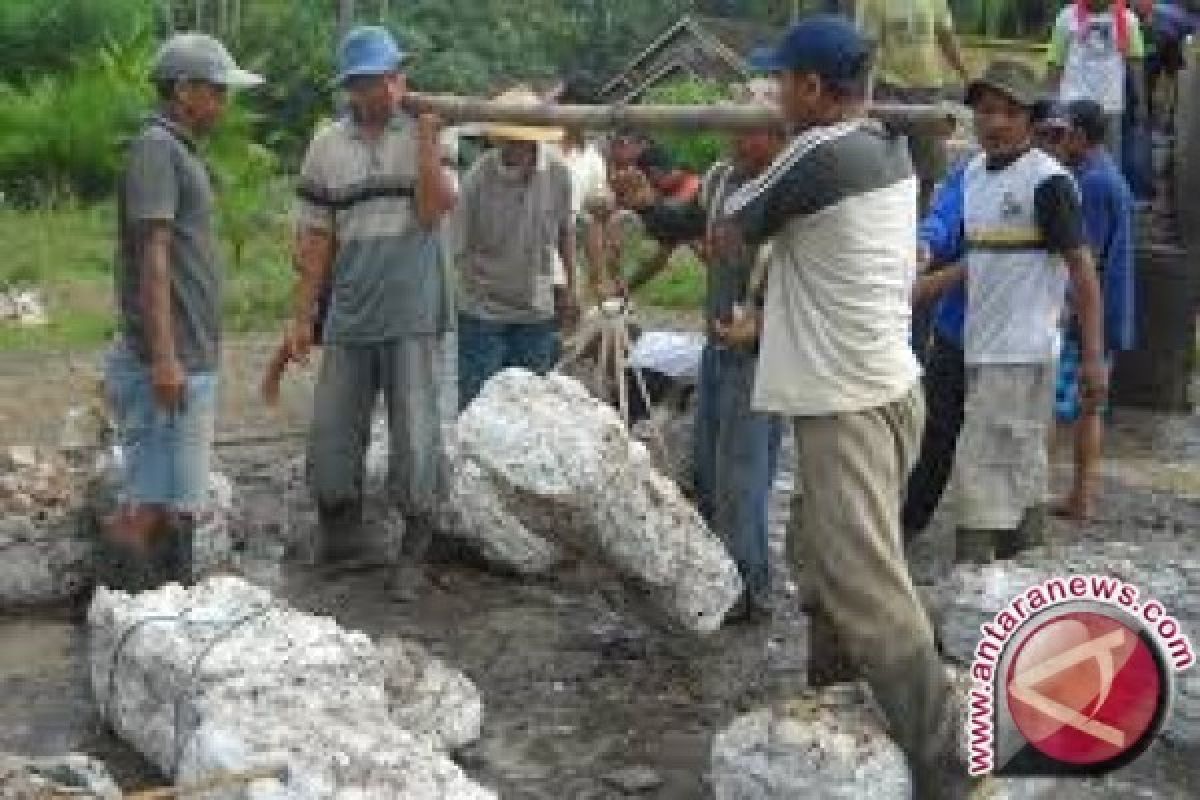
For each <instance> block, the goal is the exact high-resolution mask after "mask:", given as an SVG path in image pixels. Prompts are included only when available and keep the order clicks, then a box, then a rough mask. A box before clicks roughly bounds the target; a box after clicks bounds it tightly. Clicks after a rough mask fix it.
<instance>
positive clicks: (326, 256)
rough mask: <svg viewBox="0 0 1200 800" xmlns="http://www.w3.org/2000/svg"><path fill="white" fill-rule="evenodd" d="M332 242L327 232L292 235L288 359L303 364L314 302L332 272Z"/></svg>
mask: <svg viewBox="0 0 1200 800" xmlns="http://www.w3.org/2000/svg"><path fill="white" fill-rule="evenodd" d="M333 251H334V238H333V234H332V233H330V232H329V231H323V230H319V229H317V228H303V229H301V230H300V232H299V233H297V234H296V241H295V243H294V252H293V254H292V258H293V260H294V263H295V267H296V271H297V272H298V273H299V276H298V280H297V281H296V292H295V300H294V303H295V306H294V308H293V309H292V327H291V330H290V331H289V332H288V342H289V349H290V350H291V355H292V358H295V359H297V360H303V359H304V358H306V357H307V356H308V351H309V350H311V349H312V343H313V326H314V324H315V323H316V314H317V301H318V299H319V298H320V295H321V291H322V290H323V289H324V288H325V285H326V284H327V283H328V282H329V275H330V272H331V271H332V269H333Z"/></svg>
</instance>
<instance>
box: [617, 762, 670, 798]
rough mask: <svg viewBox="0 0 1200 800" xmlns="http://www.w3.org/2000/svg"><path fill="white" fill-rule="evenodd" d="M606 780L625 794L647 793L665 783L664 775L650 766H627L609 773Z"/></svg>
mask: <svg viewBox="0 0 1200 800" xmlns="http://www.w3.org/2000/svg"><path fill="white" fill-rule="evenodd" d="M604 782H605V783H606V784H608V785H609V786H611V787H613V788H614V789H617V790H619V791H621V792H622V793H624V794H645V793H646V792H652V791H654V790H655V789H657V788H659V787H660V786H662V785H663V777H662V775H660V774H659V773H658V771H657V770H653V769H651V768H650V767H626V768H625V769H618V770H615V771H613V772H610V773H608V774H607V775H605V776H604Z"/></svg>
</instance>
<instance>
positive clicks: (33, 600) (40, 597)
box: [0, 514, 93, 608]
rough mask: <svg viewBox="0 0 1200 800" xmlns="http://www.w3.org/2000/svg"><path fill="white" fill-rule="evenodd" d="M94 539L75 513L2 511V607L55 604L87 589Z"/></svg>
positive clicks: (0, 544) (0, 556)
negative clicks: (45, 514) (40, 515)
mask: <svg viewBox="0 0 1200 800" xmlns="http://www.w3.org/2000/svg"><path fill="white" fill-rule="evenodd" d="M92 551H93V548H92V542H91V540H90V538H89V537H88V536H86V535H84V534H83V533H82V532H81V531H80V525H79V521H78V520H77V519H74V518H72V517H57V518H49V519H36V518H34V517H33V516H29V515H20V514H5V515H0V608H17V607H23V606H39V605H52V604H55V603H60V602H63V601H66V600H69V599H70V598H72V597H75V596H77V595H78V594H79V593H80V592H82V591H84V590H85V589H86V587H87V586H88V583H89V582H90V579H91V574H92V567H93V564H92Z"/></svg>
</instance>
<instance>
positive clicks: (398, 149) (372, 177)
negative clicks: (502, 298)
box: [288, 27, 456, 561]
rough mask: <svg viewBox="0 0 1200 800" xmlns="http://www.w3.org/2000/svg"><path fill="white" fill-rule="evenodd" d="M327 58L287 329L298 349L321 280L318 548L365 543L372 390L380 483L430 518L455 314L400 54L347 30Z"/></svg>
mask: <svg viewBox="0 0 1200 800" xmlns="http://www.w3.org/2000/svg"><path fill="white" fill-rule="evenodd" d="M339 61H340V74H339V75H338V83H339V85H341V86H342V87H344V88H345V89H346V90H347V92H348V93H349V96H350V113H349V115H348V116H347V117H345V118H344V119H341V120H338V121H337V122H335V123H334V124H332V125H330V126H328V127H326V128H325V129H323V130H322V131H320V132H319V133H318V134H317V135H316V137H315V138H314V139H313V142H312V144H311V145H310V146H309V150H308V154H307V155H306V156H305V160H304V166H303V168H302V169H301V177H300V187H299V203H298V207H297V234H296V259H297V261H298V265H299V268H300V273H301V277H300V285H299V288H298V290H297V293H296V294H297V296H296V308H295V319H294V320H293V322H292V325H291V327H290V329H289V333H288V351H289V353H290V355H291V357H292V358H294V359H296V360H303V359H304V358H306V357H307V355H308V353H309V351H310V350H311V348H312V345H313V335H314V328H315V323H316V321H317V315H318V313H320V312H319V303H318V297H319V295H320V292H321V290H322V288H323V287H324V286H325V285H326V284H327V283H331V284H332V287H333V295H332V300H331V305H330V308H329V311H328V316H327V317H326V319H325V324H324V330H323V342H322V344H323V346H324V352H323V355H322V359H321V371H320V375H319V377H318V379H317V389H316V397H315V400H314V410H313V422H312V431H311V434H310V438H309V454H308V458H309V481H310V484H311V490H312V493H313V496H314V499H315V500H316V504H317V511H318V514H319V516H320V523H321V537H322V541H321V548H320V549H321V552H320V554H319V556H320V559H321V560H323V561H338V560H345V559H350V558H356V557H359V556H361V555H363V552H362V550H363V541H362V538H361V534H362V530H361V529H362V512H363V508H362V504H363V469H364V467H363V460H364V457H365V451H366V447H367V443H368V441H369V439H370V426H371V413H372V411H374V409H375V404H376V401H377V399H378V396H379V394H380V393H382V394H383V396H384V399H385V401H386V403H387V410H388V434H389V438H390V452H389V459H388V461H389V464H388V494H389V496H390V498H391V499H392V500H393V501H394V502H395V503H396V504H397V505H399V506H400V507H401V509H402V511H403V512H404V513H405V515H406V517H407V519H408V521H409V523H410V524H413V525H415V528H416V530H417V531H418V532H419V533H424V532H426V530H427V529H428V527H429V526H430V524H431V521H430V517H431V514H432V512H433V511H434V510H435V507H436V503H437V490H438V456H439V453H440V451H441V426H440V425H439V423H438V410H437V381H436V378H435V372H434V362H435V355H436V353H437V352H438V342H439V335H440V334H442V333H445V332H446V331H447V330H448V329H449V328H450V326H451V325H452V323H453V309H452V306H451V304H450V300H449V290H448V284H447V281H446V277H447V276H446V275H445V274H444V270H443V264H442V252H441V246H440V241H439V236H440V233H441V229H440V223H441V221H442V220H443V218H444V217H445V215H446V213H447V212H449V211H450V209H451V208H452V207H453V206H454V203H455V199H456V197H455V189H454V184H453V178H452V176H451V175H450V174H448V172H447V171H446V170H445V168H444V167H443V165H442V163H441V157H440V156H441V149H440V145H439V140H438V135H439V130H438V129H439V120H438V119H437V118H436V117H434V116H433V115H430V114H423V115H421V116H419V117H417V118H415V119H414V118H413V117H412V116H410V115H409V114H407V113H405V112H403V111H400V106H401V102H402V100H403V99H404V95H405V83H404V75H403V72H402V71H401V65H402V63H403V61H404V54H403V53H402V52H401V51H400V49H399V47H398V46H397V45H396V42H395V40H394V39H393V38H392V36H391V34H389V33H388V32H387V31H386V30H384V29H382V28H373V27H371V28H358V29H355V30H353V31H351V32H350V33H349V34H348V35H347V36H346V39H345V40H344V41H343V42H342V46H341V48H340V52H339Z"/></svg>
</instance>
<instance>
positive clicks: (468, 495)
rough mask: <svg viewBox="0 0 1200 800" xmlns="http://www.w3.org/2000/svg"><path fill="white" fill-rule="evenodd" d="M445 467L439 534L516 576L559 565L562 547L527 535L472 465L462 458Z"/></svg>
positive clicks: (486, 477) (489, 482)
mask: <svg viewBox="0 0 1200 800" xmlns="http://www.w3.org/2000/svg"><path fill="white" fill-rule="evenodd" d="M451 463H452V465H453V466H452V467H451V469H450V470H449V472H450V474H449V476H448V478H447V489H448V491H447V497H446V502H445V505H444V509H443V513H442V520H441V525H440V527H441V530H442V531H443V532H444V533H445V534H447V535H450V536H452V537H454V538H455V539H458V540H460V541H462V542H463V543H464V544H466V545H467V546H469V547H470V548H472V549H473V550H474V551H475V552H477V553H478V554H479V555H480V556H481V557H482V558H483V559H484V560H485V561H487V562H488V563H490V564H493V565H495V566H497V567H500V568H502V569H506V570H511V571H513V572H515V573H517V574H518V575H540V574H543V573H546V572H549V571H550V570H551V569H553V568H554V567H555V566H557V565H558V564H559V563H560V562H562V560H563V558H564V554H563V551H562V548H560V547H559V546H558V545H556V544H554V543H553V542H551V541H549V540H548V539H545V538H542V537H540V536H537V535H535V534H533V533H532V532H530V530H529V528H528V527H526V526H525V524H524V523H523V522H522V521H521V520H520V519H518V518H517V516H516V515H515V514H513V513H512V512H511V511H509V509H508V508H507V507H506V505H505V502H504V499H503V498H502V497H501V494H500V492H499V490H498V489H497V488H496V486H495V483H494V482H493V479H492V478H491V477H489V475H488V474H487V473H486V472H484V470H483V469H482V468H481V467H480V466H479V465H478V464H476V463H475V462H473V461H469V460H467V459H458V460H454V461H452V462H451Z"/></svg>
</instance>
